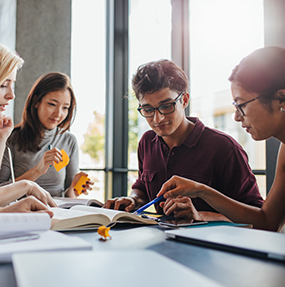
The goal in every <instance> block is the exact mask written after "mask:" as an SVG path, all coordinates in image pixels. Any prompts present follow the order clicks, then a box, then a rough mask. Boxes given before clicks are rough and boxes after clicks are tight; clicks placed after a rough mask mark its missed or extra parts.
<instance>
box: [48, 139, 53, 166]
mask: <svg viewBox="0 0 285 287" xmlns="http://www.w3.org/2000/svg"><path fill="white" fill-rule="evenodd" d="M51 149H52V145H51V144H49V145H48V150H51ZM49 167H52V165H50V166H49Z"/></svg>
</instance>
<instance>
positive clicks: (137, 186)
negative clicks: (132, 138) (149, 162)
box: [132, 140, 147, 193]
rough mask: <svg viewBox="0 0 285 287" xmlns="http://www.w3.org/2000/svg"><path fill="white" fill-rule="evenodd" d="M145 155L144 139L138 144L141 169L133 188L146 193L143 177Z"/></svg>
mask: <svg viewBox="0 0 285 287" xmlns="http://www.w3.org/2000/svg"><path fill="white" fill-rule="evenodd" d="M143 156H144V151H143V148H142V140H140V142H139V146H138V164H139V171H138V179H137V180H136V182H135V183H134V184H133V185H132V189H138V190H140V191H142V192H144V193H147V192H146V188H145V182H144V180H143V179H142V174H143Z"/></svg>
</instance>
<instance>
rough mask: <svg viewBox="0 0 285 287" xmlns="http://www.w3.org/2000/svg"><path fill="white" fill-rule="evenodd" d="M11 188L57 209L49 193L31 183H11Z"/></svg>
mask: <svg viewBox="0 0 285 287" xmlns="http://www.w3.org/2000/svg"><path fill="white" fill-rule="evenodd" d="M12 186H14V188H15V189H16V188H18V189H20V190H22V191H24V194H26V195H27V196H31V195H33V196H34V197H36V198H37V199H38V200H40V201H41V202H42V203H43V204H45V205H47V204H48V205H49V206H51V207H57V205H56V203H55V202H54V200H53V198H52V197H51V195H50V193H49V192H48V191H46V190H44V189H43V188H42V187H40V186H39V185H38V184H37V183H35V182H33V181H30V180H20V181H17V182H16V183H12Z"/></svg>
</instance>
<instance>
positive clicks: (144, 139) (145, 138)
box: [140, 130, 156, 143]
mask: <svg viewBox="0 0 285 287" xmlns="http://www.w3.org/2000/svg"><path fill="white" fill-rule="evenodd" d="M155 137H156V133H155V132H154V131H153V130H149V131H147V132H145V133H144V134H143V135H142V137H141V139H140V143H143V142H148V141H152V140H153V139H154V138H155Z"/></svg>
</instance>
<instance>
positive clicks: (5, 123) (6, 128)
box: [0, 114, 14, 141]
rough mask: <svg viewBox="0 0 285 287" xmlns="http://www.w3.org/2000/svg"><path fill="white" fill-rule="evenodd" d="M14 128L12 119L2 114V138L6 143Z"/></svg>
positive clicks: (0, 129)
mask: <svg viewBox="0 0 285 287" xmlns="http://www.w3.org/2000/svg"><path fill="white" fill-rule="evenodd" d="M13 128H14V125H13V121H12V119H11V117H7V116H5V115H1V114H0V138H1V140H3V141H6V140H7V138H8V137H9V135H10V134H11V132H12V130H13Z"/></svg>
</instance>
